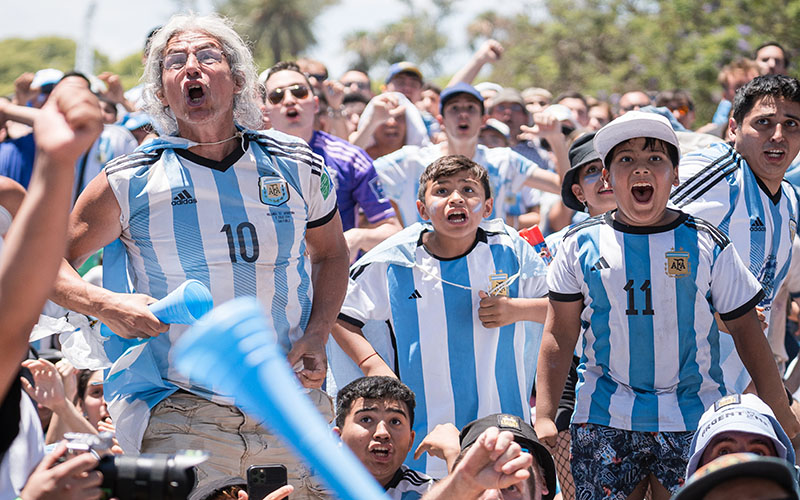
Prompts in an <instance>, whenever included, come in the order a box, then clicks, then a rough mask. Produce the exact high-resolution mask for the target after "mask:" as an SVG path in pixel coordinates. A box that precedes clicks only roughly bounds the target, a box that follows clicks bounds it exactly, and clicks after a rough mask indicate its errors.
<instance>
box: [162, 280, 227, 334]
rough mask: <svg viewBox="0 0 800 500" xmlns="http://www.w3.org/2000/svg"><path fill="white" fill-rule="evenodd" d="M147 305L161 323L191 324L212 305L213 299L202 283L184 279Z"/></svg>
mask: <svg viewBox="0 0 800 500" xmlns="http://www.w3.org/2000/svg"><path fill="white" fill-rule="evenodd" d="M148 307H149V308H150V311H151V312H152V313H153V315H155V317H156V318H158V319H159V321H161V322H162V323H167V324H173V323H174V324H179V325H193V324H194V322H195V321H197V320H198V319H200V318H201V317H202V316H203V315H204V314H205V313H207V312H208V311H210V310H211V308H212V307H214V301H213V299H212V298H211V292H210V291H209V290H208V288H206V286H205V285H204V284H203V283H201V282H199V281H197V280H186V281H184V282H183V283H182V284H181V286H179V287H178V288H176V289H175V290H173V291H171V292H170V293H169V294H168V295H167V296H166V297H164V298H163V299H161V300H159V301H158V302H153V303H152V304H150V305H149V306H148Z"/></svg>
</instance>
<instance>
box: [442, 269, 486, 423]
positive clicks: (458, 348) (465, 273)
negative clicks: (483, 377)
mask: <svg viewBox="0 0 800 500" xmlns="http://www.w3.org/2000/svg"><path fill="white" fill-rule="evenodd" d="M467 262H468V260H467V259H465V258H462V259H456V260H450V261H440V262H439V267H440V269H441V273H442V281H444V282H448V281H449V282H450V283H458V284H459V285H464V286H470V283H469V266H468V265H467ZM442 298H443V299H444V303H445V306H444V313H445V318H446V321H447V336H448V341H447V352H448V361H449V363H450V385H451V387H452V388H453V412H454V414H455V419H456V421H455V422H454V423H455V425H456V427H458V428H459V429H461V428H462V427H464V426H465V425H467V424H468V423H470V422H471V421H473V420H475V415H477V414H478V379H477V375H476V373H475V372H476V370H477V369H476V367H475V339H474V338H473V328H472V315H471V314H465V312H466V311H472V291H471V290H464V289H463V288H459V287H455V286H451V285H448V284H446V283H443V284H442ZM451 336H452V337H455V336H457V337H458V338H455V339H453V338H450V337H451Z"/></svg>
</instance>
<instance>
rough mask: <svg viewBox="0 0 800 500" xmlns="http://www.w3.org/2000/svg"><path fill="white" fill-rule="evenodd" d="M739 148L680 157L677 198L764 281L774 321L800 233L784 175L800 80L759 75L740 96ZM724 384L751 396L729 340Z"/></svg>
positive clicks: (735, 123)
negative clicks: (774, 309)
mask: <svg viewBox="0 0 800 500" xmlns="http://www.w3.org/2000/svg"><path fill="white" fill-rule="evenodd" d="M730 130H731V134H732V139H733V141H732V144H729V143H717V144H713V145H711V146H709V147H708V148H706V149H704V150H702V151H698V152H696V153H694V154H690V155H687V156H685V157H684V158H682V159H681V168H680V179H681V184H680V186H678V187H677V188H676V189H675V190H673V192H672V196H671V201H672V202H673V203H675V205H677V206H678V207H679V208H680V209H681V210H683V211H686V212H688V213H690V214H692V215H696V216H698V217H702V218H703V219H705V220H707V221H708V222H710V223H711V224H714V225H715V226H717V227H718V228H719V229H720V231H722V232H723V233H724V234H725V235H726V236H727V237H728V238H730V240H731V242H732V243H733V247H734V249H736V253H738V254H739V257H740V258H741V259H742V262H744V264H745V266H747V267H748V269H749V270H750V273H751V274H752V275H753V276H755V277H756V278H757V279H758V281H759V282H760V283H761V287H762V288H763V290H764V298H763V299H762V300H761V302H759V304H758V305H759V306H760V307H763V308H764V316H765V317H766V321H767V323H769V320H770V316H771V314H770V313H771V309H772V302H773V300H774V298H775V295H776V293H777V291H778V290H779V289H780V286H781V284H782V283H783V281H784V280H785V278H786V274H787V272H788V269H789V262H790V261H791V257H792V240H793V239H794V237H795V233H796V232H797V217H798V198H797V194H796V192H795V190H794V189H792V186H791V185H790V184H789V183H788V182H784V180H783V177H784V175H785V174H786V170H787V169H788V168H789V165H790V164H791V162H792V161H793V160H794V159H795V157H797V154H798V152H800V82H798V81H797V80H795V79H794V78H790V77H787V76H782V75H767V76H759V77H757V78H755V79H753V80H752V81H751V82H750V83H748V84H746V85H744V86H743V87H741V88H740V89H739V90H738V91H737V92H736V97H735V99H734V111H733V117H732V118H731V120H730ZM720 342H721V346H722V347H721V355H722V366H723V373H724V375H725V381H726V383H727V384H728V385H730V387H731V388H732V390H734V391H736V392H744V390H745V388H746V387H747V385H748V383H749V382H750V377H749V376H748V375H747V372H746V371H745V370H744V367H743V366H742V363H741V361H740V360H739V358H738V357H737V356H736V353H735V352H734V349H733V342H732V341H731V339H730V337H728V336H723V337H722V338H721V340H720Z"/></svg>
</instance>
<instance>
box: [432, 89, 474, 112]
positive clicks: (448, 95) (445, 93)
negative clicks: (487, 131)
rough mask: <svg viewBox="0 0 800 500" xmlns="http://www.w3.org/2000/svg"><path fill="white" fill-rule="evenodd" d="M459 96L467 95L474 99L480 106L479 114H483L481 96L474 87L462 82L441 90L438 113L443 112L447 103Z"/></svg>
mask: <svg viewBox="0 0 800 500" xmlns="http://www.w3.org/2000/svg"><path fill="white" fill-rule="evenodd" d="M459 94H468V95H470V96H472V97H474V98H475V99H476V100H477V101H478V102H479V103H480V104H481V113H483V111H484V110H483V96H481V93H480V92H478V91H477V90H476V89H475V87H473V86H472V85H470V84H468V83H464V82H458V83H456V84H455V85H451V86H449V87H447V88H446V89H444V90H442V93H441V94H439V113H443V112H444V106H445V104H447V101H449V100H450V99H452V98H453V97H455V96H457V95H459Z"/></svg>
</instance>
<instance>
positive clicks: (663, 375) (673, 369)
mask: <svg viewBox="0 0 800 500" xmlns="http://www.w3.org/2000/svg"><path fill="white" fill-rule="evenodd" d="M594 146H595V149H596V150H597V152H598V153H599V155H600V158H602V159H603V165H604V169H603V177H604V179H605V180H606V182H608V183H610V185H611V187H612V188H613V190H614V196H615V199H616V200H617V207H618V209H617V210H612V211H610V212H608V213H606V214H604V215H601V216H597V217H593V218H591V219H589V220H587V221H585V222H583V223H581V224H578V225H577V226H575V227H574V228H573V229H571V230H570V231H569V232H568V233H567V234H566V235H565V237H564V241H563V243H562V245H561V248H560V250H559V252H558V254H557V256H556V259H555V261H554V262H553V264H552V265H551V268H550V270H549V272H548V280H547V281H548V287H549V289H550V294H549V297H550V306H549V309H548V315H547V323H546V324H545V331H544V337H543V339H542V346H541V350H540V361H539V366H540V367H548V368H549V369H547V370H545V369H541V370H539V372H538V379H537V388H538V389H539V390H538V391H537V396H538V397H537V402H536V432H537V434H538V436H539V438H540V439H542V440H544V441H546V442H549V443H550V444H551V445H552V444H555V437H556V432H557V431H556V427H555V424H554V422H553V417H554V416H555V412H556V409H557V406H558V401H559V396H560V395H561V391H562V388H563V385H564V380H565V377H566V374H567V369H568V368H569V360H570V358H571V355H572V352H573V349H574V347H575V344H576V342H577V340H578V337H579V334H581V333H582V345H581V346H580V348H579V352H580V353H581V361H580V365H579V366H578V374H579V381H578V385H577V389H576V392H577V396H576V407H575V413H574V415H573V418H572V425H571V431H572V455H573V460H572V472H573V476H574V479H575V487H576V497H577V498H620V499H621V498H627V497H628V496H630V495H633V494H634V493H635V491H639V489H638V488H637V485H638V486H639V488H641V492H642V493H643V492H644V488H646V487H647V483H648V482H649V483H650V485H651V487H652V491H653V494H654V498H657V499H660V498H669V495H670V492H671V493H675V491H676V490H677V489H678V487H679V486H680V485H681V484H682V482H683V473H684V470H685V465H686V462H687V459H688V450H689V446H690V444H691V439H692V435H693V431H694V430H695V429H696V428H697V423H698V421H699V418H700V416H701V415H702V413H703V411H704V410H705V408H707V407H708V406H709V405H711V404H712V403H713V402H714V401H715V400H716V399H718V398H719V397H721V396H724V395H725V394H727V393H728V392H729V390H728V388H727V387H726V386H725V384H724V380H723V377H722V371H721V368H720V365H719V335H720V333H719V331H718V329H717V325H716V322H715V320H714V312H719V314H720V317H721V318H722V320H723V321H724V322H725V324H726V326H727V327H728V329H729V331H730V332H731V335H732V336H733V338H734V341H735V343H736V347H737V350H738V352H739V355H740V356H741V357H742V360H743V361H744V362H745V365H746V367H747V368H748V370H749V372H750V374H751V376H752V378H753V380H754V381H755V382H756V386H757V389H758V392H759V395H761V397H762V398H764V399H765V401H767V402H768V403H769V404H770V406H771V407H772V408H773V410H774V411H775V414H776V415H777V416H778V419H779V420H780V421H781V423H782V424H783V425H787V424H790V423H791V422H794V424H793V425H796V424H797V423H796V419H795V418H794V416H793V415H792V414H791V411H790V410H789V406H788V403H787V401H786V396H785V393H784V390H783V386H782V384H781V382H780V378H779V375H778V371H777V368H776V366H775V363H774V361H773V360H772V355H771V354H770V351H769V346H768V344H767V342H766V339H765V338H764V336H763V334H761V330H760V326H759V321H758V318H757V316H756V313H755V309H754V306H755V305H756V304H757V303H758V301H759V300H761V298H762V296H763V292H762V291H761V287H760V285H759V284H758V282H757V281H756V280H755V279H754V278H753V276H752V275H751V274H750V273H749V272H748V271H747V269H746V268H745V267H744V265H743V264H742V262H741V260H740V259H739V257H738V255H737V254H736V252H735V250H734V249H733V247H732V245H731V244H730V242H729V240H728V239H727V238H726V237H725V236H724V235H723V234H722V233H721V232H720V231H719V230H717V229H716V228H715V227H713V226H712V225H710V224H709V223H707V222H705V221H703V220H702V219H698V218H695V217H692V216H690V215H687V214H685V213H683V212H680V211H678V210H673V209H668V208H667V207H666V205H667V201H668V199H669V194H670V188H671V187H672V186H673V185H675V184H677V180H678V171H677V165H678V158H679V150H678V141H677V138H676V136H675V133H674V132H673V130H672V128H671V126H670V125H669V122H668V121H667V120H666V119H664V118H663V117H660V116H657V115H654V114H651V113H641V112H629V113H626V114H625V115H624V116H623V117H620V118H618V119H617V120H614V121H613V122H611V123H610V124H608V125H606V126H605V127H604V128H603V129H601V130H600V131H598V132H597V135H596V136H595V139H594ZM633 496H634V497H636V495H633Z"/></svg>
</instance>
